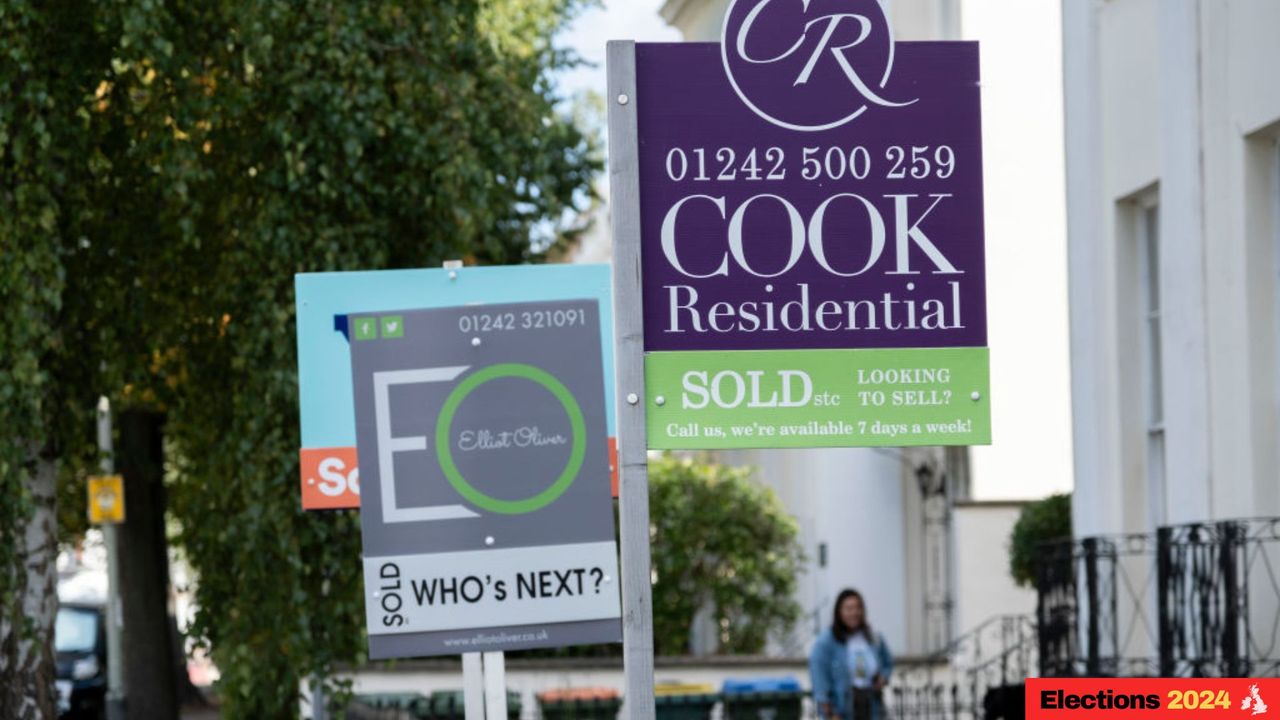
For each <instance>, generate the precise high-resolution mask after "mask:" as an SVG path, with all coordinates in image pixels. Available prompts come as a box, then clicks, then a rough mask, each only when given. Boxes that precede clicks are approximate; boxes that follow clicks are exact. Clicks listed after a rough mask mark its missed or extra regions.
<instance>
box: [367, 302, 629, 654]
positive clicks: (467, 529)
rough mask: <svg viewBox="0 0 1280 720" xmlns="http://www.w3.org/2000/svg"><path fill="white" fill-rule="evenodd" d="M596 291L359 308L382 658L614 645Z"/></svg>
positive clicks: (370, 575)
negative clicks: (582, 295) (568, 297)
mask: <svg viewBox="0 0 1280 720" xmlns="http://www.w3.org/2000/svg"><path fill="white" fill-rule="evenodd" d="M599 322H600V318H599V310H598V307H597V303H596V301H595V300H594V299H589V300H573V301H553V302H536V303H514V304H500V305H476V306H466V307H454V308H435V309H429V310H402V311H391V312H380V313H377V314H371V315H367V316H365V315H357V316H353V317H352V318H351V327H352V334H351V360H352V381H353V383H352V385H353V391H354V395H355V397H354V399H355V411H356V442H357V448H358V453H359V458H360V472H361V483H360V484H361V494H362V499H361V527H362V532H363V538H364V567H365V604H366V614H367V618H366V619H367V624H368V632H369V655H370V657H371V658H375V659H377V658H388V657H411V656H424V655H441V654H457V653H462V652H473V651H491V650H513V649H521V648H533V647H558V646H563V645H573V644H585V643H600V642H617V641H619V640H620V638H621V630H620V622H619V617H620V611H619V607H618V590H617V587H618V582H617V577H618V566H617V547H616V543H615V540H614V529H613V510H612V507H613V506H612V498H611V496H610V487H609V477H610V471H609V458H608V445H607V431H606V416H605V404H604V392H605V387H604V373H603V368H602V359H601V353H600V342H599V338H600V334H599V333H600V330H599Z"/></svg>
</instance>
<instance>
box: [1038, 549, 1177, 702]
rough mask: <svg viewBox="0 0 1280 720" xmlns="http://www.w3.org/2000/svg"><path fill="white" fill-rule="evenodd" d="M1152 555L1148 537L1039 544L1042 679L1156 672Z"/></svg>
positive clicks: (1152, 551) (1152, 550) (1153, 554)
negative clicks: (1044, 676) (1046, 676)
mask: <svg viewBox="0 0 1280 720" xmlns="http://www.w3.org/2000/svg"><path fill="white" fill-rule="evenodd" d="M1155 552H1156V544H1155V542H1154V540H1153V539H1152V537H1151V536H1150V535H1142V534H1135V535H1108V536H1095V537H1087V538H1081V539H1079V540H1070V541H1063V542H1056V543H1046V544H1045V545H1043V546H1042V547H1041V552H1040V557H1039V562H1038V563H1037V578H1036V580H1037V582H1036V587H1037V590H1038V594H1039V602H1038V603H1037V608H1036V615H1037V618H1036V619H1037V625H1038V628H1039V645H1040V674H1042V675H1049V676H1090V677H1100V676H1122V675H1151V674H1153V673H1154V670H1155V668H1156V665H1157V650H1158V640H1157V638H1158V630H1157V623H1156V620H1155V610H1154V607H1153V606H1154V600H1155V580H1156V572H1155V563H1154V559H1155Z"/></svg>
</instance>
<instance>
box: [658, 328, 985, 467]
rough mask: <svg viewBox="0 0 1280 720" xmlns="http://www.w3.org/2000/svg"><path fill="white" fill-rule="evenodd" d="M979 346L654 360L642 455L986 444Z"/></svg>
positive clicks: (676, 355)
mask: <svg viewBox="0 0 1280 720" xmlns="http://www.w3.org/2000/svg"><path fill="white" fill-rule="evenodd" d="M988 366H989V357H988V350H987V348H985V347H965V348H919V349H875V350H868V349H862V350H742V351H728V352H696V351H695V352H653V353H649V354H647V355H646V356H645V385H646V395H647V396H648V397H647V401H648V436H649V447H651V448H654V449H663V450H667V449H670V450H677V449H721V448H724V449H730V448H760V447H776V448H805V447H849V446H905V445H984V444H989V443H990V442H991V406H990V398H989V397H988V376H989V373H988Z"/></svg>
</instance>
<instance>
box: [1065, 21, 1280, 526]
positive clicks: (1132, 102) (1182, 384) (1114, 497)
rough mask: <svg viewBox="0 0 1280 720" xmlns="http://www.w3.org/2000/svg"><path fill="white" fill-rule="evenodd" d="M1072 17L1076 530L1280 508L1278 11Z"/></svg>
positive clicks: (1068, 49)
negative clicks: (1279, 420)
mask: <svg viewBox="0 0 1280 720" xmlns="http://www.w3.org/2000/svg"><path fill="white" fill-rule="evenodd" d="M1063 19H1064V22H1063V32H1064V38H1065V55H1064V57H1065V61H1066V65H1065V92H1066V113H1067V115H1066V117H1067V125H1066V130H1067V132H1066V142H1067V178H1068V210H1069V217H1068V220H1069V233H1070V274H1071V340H1072V369H1073V393H1072V395H1073V407H1074V411H1075V421H1074V422H1075V439H1076V442H1075V468H1076V504H1075V508H1076V512H1075V513H1074V523H1075V530H1076V534H1077V535H1089V534H1093V533H1099V532H1142V531H1150V530H1153V529H1155V528H1156V527H1158V526H1161V525H1171V524H1178V523H1187V522H1194V521H1207V520H1216V519H1224V518H1236V517H1249V516H1256V515H1269V516H1270V515H1280V474H1278V473H1277V470H1276V466H1277V462H1278V461H1280V427H1278V426H1277V410H1278V409H1280V382H1278V381H1280V361H1278V358H1277V347H1280V315H1278V314H1277V307H1278V306H1280V283H1277V268H1280V264H1278V260H1277V258H1278V257H1280V234H1278V231H1277V227H1278V226H1280V221H1278V219H1277V217H1278V215H1280V180H1278V177H1280V159H1278V156H1277V150H1276V146H1277V138H1278V137H1280V81H1277V78H1276V75H1275V71H1276V68H1280V42H1278V41H1277V33H1280V3H1276V2H1273V1H1272V0H1213V1H1212V2H1203V1H1199V0H1185V1H1183V2H1171V3H1170V2H1158V1H1157V0H1110V1H1109V2H1099V1H1097V0H1083V1H1081V2H1069V3H1066V4H1065V7H1064V15H1063Z"/></svg>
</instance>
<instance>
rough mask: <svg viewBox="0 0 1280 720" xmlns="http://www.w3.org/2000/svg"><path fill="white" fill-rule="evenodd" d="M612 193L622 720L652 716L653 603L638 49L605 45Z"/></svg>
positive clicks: (623, 42) (617, 42) (631, 44)
mask: <svg viewBox="0 0 1280 720" xmlns="http://www.w3.org/2000/svg"><path fill="white" fill-rule="evenodd" d="M607 68H608V95H607V96H606V98H607V102H608V104H609V193H610V199H609V204H610V213H611V214H612V221H613V223H612V224H613V227H612V231H613V323H614V325H613V326H614V338H615V339H614V343H615V352H614V358H615V364H616V373H617V382H616V387H615V391H616V392H617V394H618V397H617V404H616V407H617V412H618V469H619V472H618V483H619V492H618V495H619V508H620V512H619V515H620V524H621V531H620V538H621V541H622V568H621V570H622V641H623V644H622V648H623V649H622V652H623V667H624V671H625V674H626V689H625V696H624V698H625V702H626V705H625V706H624V709H625V717H628V718H632V719H633V720H645V719H647V718H652V717H653V716H654V695H653V598H652V587H651V581H650V559H649V465H648V442H647V439H646V437H645V390H644V313H643V312H641V310H640V308H641V306H642V298H641V290H640V288H641V282H640V281H641V265H640V153H639V146H638V137H639V136H638V134H637V127H638V123H637V118H636V44H635V42H634V41H630V40H615V41H610V42H609V44H608V60H607Z"/></svg>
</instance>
